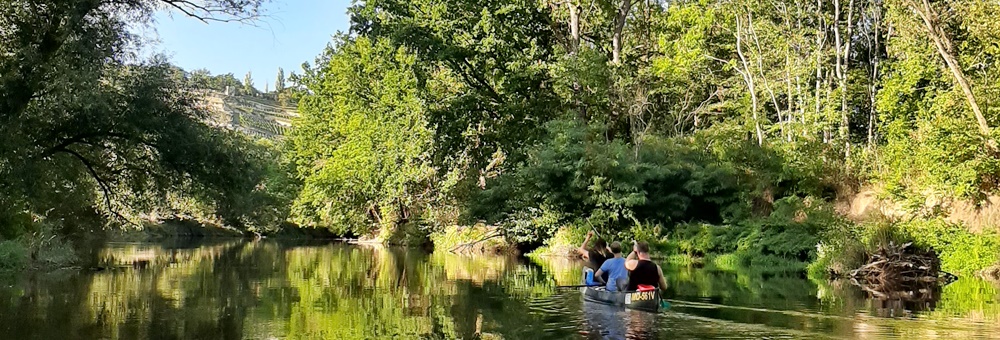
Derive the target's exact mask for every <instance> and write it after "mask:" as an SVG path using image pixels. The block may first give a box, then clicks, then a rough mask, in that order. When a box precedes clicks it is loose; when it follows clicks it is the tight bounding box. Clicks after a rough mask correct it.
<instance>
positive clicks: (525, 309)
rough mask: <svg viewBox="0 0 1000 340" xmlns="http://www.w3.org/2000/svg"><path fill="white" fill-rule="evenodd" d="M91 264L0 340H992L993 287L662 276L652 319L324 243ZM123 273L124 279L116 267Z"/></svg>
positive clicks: (495, 271) (547, 289)
mask: <svg viewBox="0 0 1000 340" xmlns="http://www.w3.org/2000/svg"><path fill="white" fill-rule="evenodd" d="M94 251H95V252H94V253H93V255H94V256H93V257H95V258H97V259H98V260H97V261H100V263H103V264H104V265H105V266H112V267H114V266H121V268H116V269H111V270H103V271H92V270H63V271H59V272H54V273H46V274H31V275H27V276H25V277H21V278H8V279H5V280H3V281H0V339H455V338H464V339H472V338H476V337H477V335H478V337H480V338H483V339H704V338H715V339H762V338H768V339H822V338H834V339H839V338H847V339H888V338H897V339H933V338H946V339H972V338H1000V306H998V303H997V302H998V301H1000V289H998V287H997V286H995V285H993V284H991V283H988V282H985V281H981V280H976V279H962V280H960V281H958V282H956V283H954V284H951V285H949V286H946V287H944V288H943V289H942V290H940V291H938V292H928V293H927V294H928V296H929V298H927V299H924V301H923V302H919V303H899V302H891V301H880V300H877V299H869V298H867V297H866V294H865V293H863V292H862V291H861V290H860V289H858V288H856V287H855V286H853V285H851V284H848V283H833V284H831V283H827V282H814V281H810V280H809V279H806V278H804V277H802V276H801V275H797V274H796V275H762V274H754V273H743V272H721V271H712V270H706V269H695V268H687V267H684V268H680V267H669V266H668V267H665V268H664V270H665V272H666V274H667V275H668V276H669V281H670V285H671V288H670V291H669V292H668V295H669V297H670V298H671V300H670V301H671V303H672V305H673V306H672V308H671V309H670V310H669V311H667V312H664V313H661V314H656V315H654V314H648V313H642V312H634V311H624V310H617V309H615V308H613V307H608V306H603V305H597V304H592V303H589V302H584V301H583V300H582V298H581V296H580V292H579V291H577V290H574V289H565V288H557V287H556V286H557V285H571V284H576V283H577V282H576V281H577V277H578V273H579V270H580V268H581V267H582V264H581V263H580V262H577V261H570V260H567V259H545V258H539V259H525V258H515V257H497V256H479V257H463V256H457V255H451V254H442V253H433V254H427V253H425V252H421V251H419V250H407V249H397V248H381V247H367V246H355V245H346V244H340V243H333V244H288V243H281V242H274V241H262V242H240V241H228V242H208V243H199V244H195V245H190V244H189V245H164V244H111V245H107V246H105V247H102V248H100V249H95V250H94ZM132 263H137V265H135V266H124V265H126V264H132Z"/></svg>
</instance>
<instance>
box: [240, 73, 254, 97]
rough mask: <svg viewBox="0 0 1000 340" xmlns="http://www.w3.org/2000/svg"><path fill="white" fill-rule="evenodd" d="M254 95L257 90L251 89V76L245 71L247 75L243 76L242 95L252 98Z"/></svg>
mask: <svg viewBox="0 0 1000 340" xmlns="http://www.w3.org/2000/svg"><path fill="white" fill-rule="evenodd" d="M254 93H257V89H255V88H254V87H253V75H252V74H251V72H250V71H247V75H245V76H243V95H245V96H252V95H254Z"/></svg>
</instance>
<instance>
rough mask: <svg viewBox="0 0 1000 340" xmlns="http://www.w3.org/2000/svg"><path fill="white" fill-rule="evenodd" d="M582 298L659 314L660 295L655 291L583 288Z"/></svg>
mask: <svg viewBox="0 0 1000 340" xmlns="http://www.w3.org/2000/svg"><path fill="white" fill-rule="evenodd" d="M582 290H583V298H584V299H585V300H588V301H593V302H597V303H603V304H607V305H613V306H622V307H625V308H628V309H634V310H641V311H645V312H651V313H659V312H660V300H661V297H660V293H659V291H657V290H653V291H648V292H609V291H607V290H606V289H604V287H585V288H583V289H582Z"/></svg>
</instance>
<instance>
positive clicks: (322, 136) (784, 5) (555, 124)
mask: <svg viewBox="0 0 1000 340" xmlns="http://www.w3.org/2000/svg"><path fill="white" fill-rule="evenodd" d="M998 10H1000V7H998V5H996V4H989V3H981V2H972V1H959V0H950V1H933V2H930V1H916V0H899V1H895V0H894V1H887V2H877V1H851V2H841V1H834V2H833V3H823V2H819V3H808V2H794V1H778V2H748V1H729V2H710V1H679V2H669V3H660V2H656V1H654V2H638V1H634V0H574V1H563V2H553V1H533V0H528V1H468V0H448V1H426V0H418V1H399V0H377V1H375V0H371V1H363V2H361V1H357V2H355V3H354V5H353V6H352V7H351V9H350V14H351V19H352V23H353V25H352V28H351V32H350V34H348V35H342V36H339V37H338V38H337V39H336V41H335V43H334V46H333V47H332V48H330V49H329V50H328V51H326V52H325V53H324V54H323V55H322V56H321V57H320V58H318V60H317V63H318V66H317V67H316V68H310V69H307V70H306V76H304V77H303V78H304V79H306V80H305V81H303V84H304V85H305V86H306V87H307V88H308V91H305V92H303V93H302V96H301V97H302V100H303V102H304V103H308V104H306V105H305V107H306V109H304V110H303V111H304V112H303V118H302V119H300V120H299V121H298V122H297V124H298V125H297V128H298V131H297V132H295V134H296V135H297V136H296V137H295V138H294V139H295V142H294V144H295V152H296V155H295V157H296V164H297V167H298V172H297V173H298V176H299V179H301V180H303V181H304V182H305V183H306V186H305V190H304V191H303V192H302V193H301V194H300V195H299V198H298V200H297V202H298V203H297V207H298V208H297V209H296V214H295V215H296V216H298V218H300V220H301V221H304V222H306V221H307V223H308V224H312V225H317V226H326V227H330V228H334V229H337V230H340V231H344V232H353V233H359V234H360V233H366V232H369V231H371V230H372V229H371V228H372V227H373V226H378V225H382V226H386V221H389V222H391V223H389V226H392V225H398V224H400V223H407V222H414V221H415V220H416V221H418V222H420V223H423V222H430V223H429V224H430V225H432V226H434V225H437V226H441V225H450V224H456V223H457V224H471V223H473V222H477V221H483V222H486V223H488V224H492V225H497V226H500V227H501V229H502V230H503V231H504V232H505V234H506V235H507V237H508V239H510V240H512V241H515V242H518V243H524V244H536V245H537V244H541V243H542V241H543V240H545V239H547V238H549V237H552V236H553V235H554V234H555V233H556V230H558V229H559V228H560V227H562V226H566V225H571V226H575V227H576V228H577V229H596V230H599V231H600V232H601V233H602V234H607V235H614V236H617V237H633V236H642V237H646V238H650V239H656V240H661V239H669V241H667V242H666V243H665V244H672V246H668V248H667V249H675V250H676V251H680V252H684V253H688V254H692V255H698V254H707V253H719V252H722V253H734V254H736V255H738V256H739V258H741V259H745V258H752V257H753V256H758V255H759V256H770V257H773V258H776V259H787V260H811V259H814V258H816V256H817V253H816V249H817V247H816V245H817V243H819V241H820V240H821V239H822V238H823V237H830V238H835V237H834V236H833V235H834V234H835V233H840V234H839V235H841V236H843V235H848V234H849V233H848V232H847V231H845V230H846V229H845V228H848V227H846V225H848V224H847V223H846V222H844V221H842V219H841V218H839V217H837V216H836V214H835V213H833V209H832V206H831V204H829V202H832V200H833V199H835V198H837V197H838V196H839V197H840V198H844V197H848V196H847V195H850V194H851V193H852V192H853V191H855V190H857V189H858V188H859V187H860V186H872V187H877V188H883V189H884V193H885V194H887V195H886V197H888V198H890V199H896V200H900V199H908V200H910V201H912V202H923V197H926V196H927V195H938V196H946V197H954V198H957V199H981V198H983V197H985V196H987V195H989V194H991V193H992V192H993V190H994V189H995V178H996V176H995V175H994V173H995V172H996V169H997V164H998V163H997V162H996V157H995V155H996V153H997V146H996V142H995V137H994V136H993V132H992V129H991V126H992V125H993V124H996V119H997V117H996V110H995V104H994V102H995V98H996V97H997V95H998V94H1000V93H998V92H996V90H995V89H994V87H993V86H992V85H991V84H992V83H994V82H995V79H996V78H997V77H1000V69H997V68H996V65H995V62H994V60H996V59H995V56H996V54H997V53H1000V50H997V49H996V46H994V45H991V41H993V40H995V34H996V33H995V32H998V31H1000V27H994V26H996V25H997V23H996V22H995V20H990V19H988V18H989V17H990V14H991V13H995V12H996V11H998ZM914 14H916V15H914ZM376 125H377V126H378V128H377V129H376V128H374V126H376ZM387 164H392V166H387ZM914 207H915V208H920V207H919V206H914ZM386 214H391V216H392V218H389V219H386V218H385V215H386ZM344 223H348V224H347V225H349V226H350V227H348V228H345V227H344V225H345V224H344ZM942 232H945V233H949V232H947V231H942ZM824 235H826V236H824ZM977 237H978V236H977ZM974 238H975V237H974ZM831 242H832V241H831ZM963 242H965V241H956V242H955V244H959V243H963ZM990 242H992V241H990ZM927 246H932V245H931V244H927ZM933 246H935V247H939V248H940V247H944V246H942V245H937V244H935V245H933ZM945 248H947V247H945ZM740 254H742V255H740ZM732 259H734V258H730V259H729V260H727V261H729V262H733V261H732ZM736 262H747V261H746V260H739V261H736Z"/></svg>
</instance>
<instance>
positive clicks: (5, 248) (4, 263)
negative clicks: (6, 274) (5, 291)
mask: <svg viewBox="0 0 1000 340" xmlns="http://www.w3.org/2000/svg"><path fill="white" fill-rule="evenodd" d="M27 265H28V249H27V248H25V247H24V245H22V244H21V243H19V242H17V241H11V240H5V241H0V271H14V270H20V269H23V268H24V267H25V266H27Z"/></svg>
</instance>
